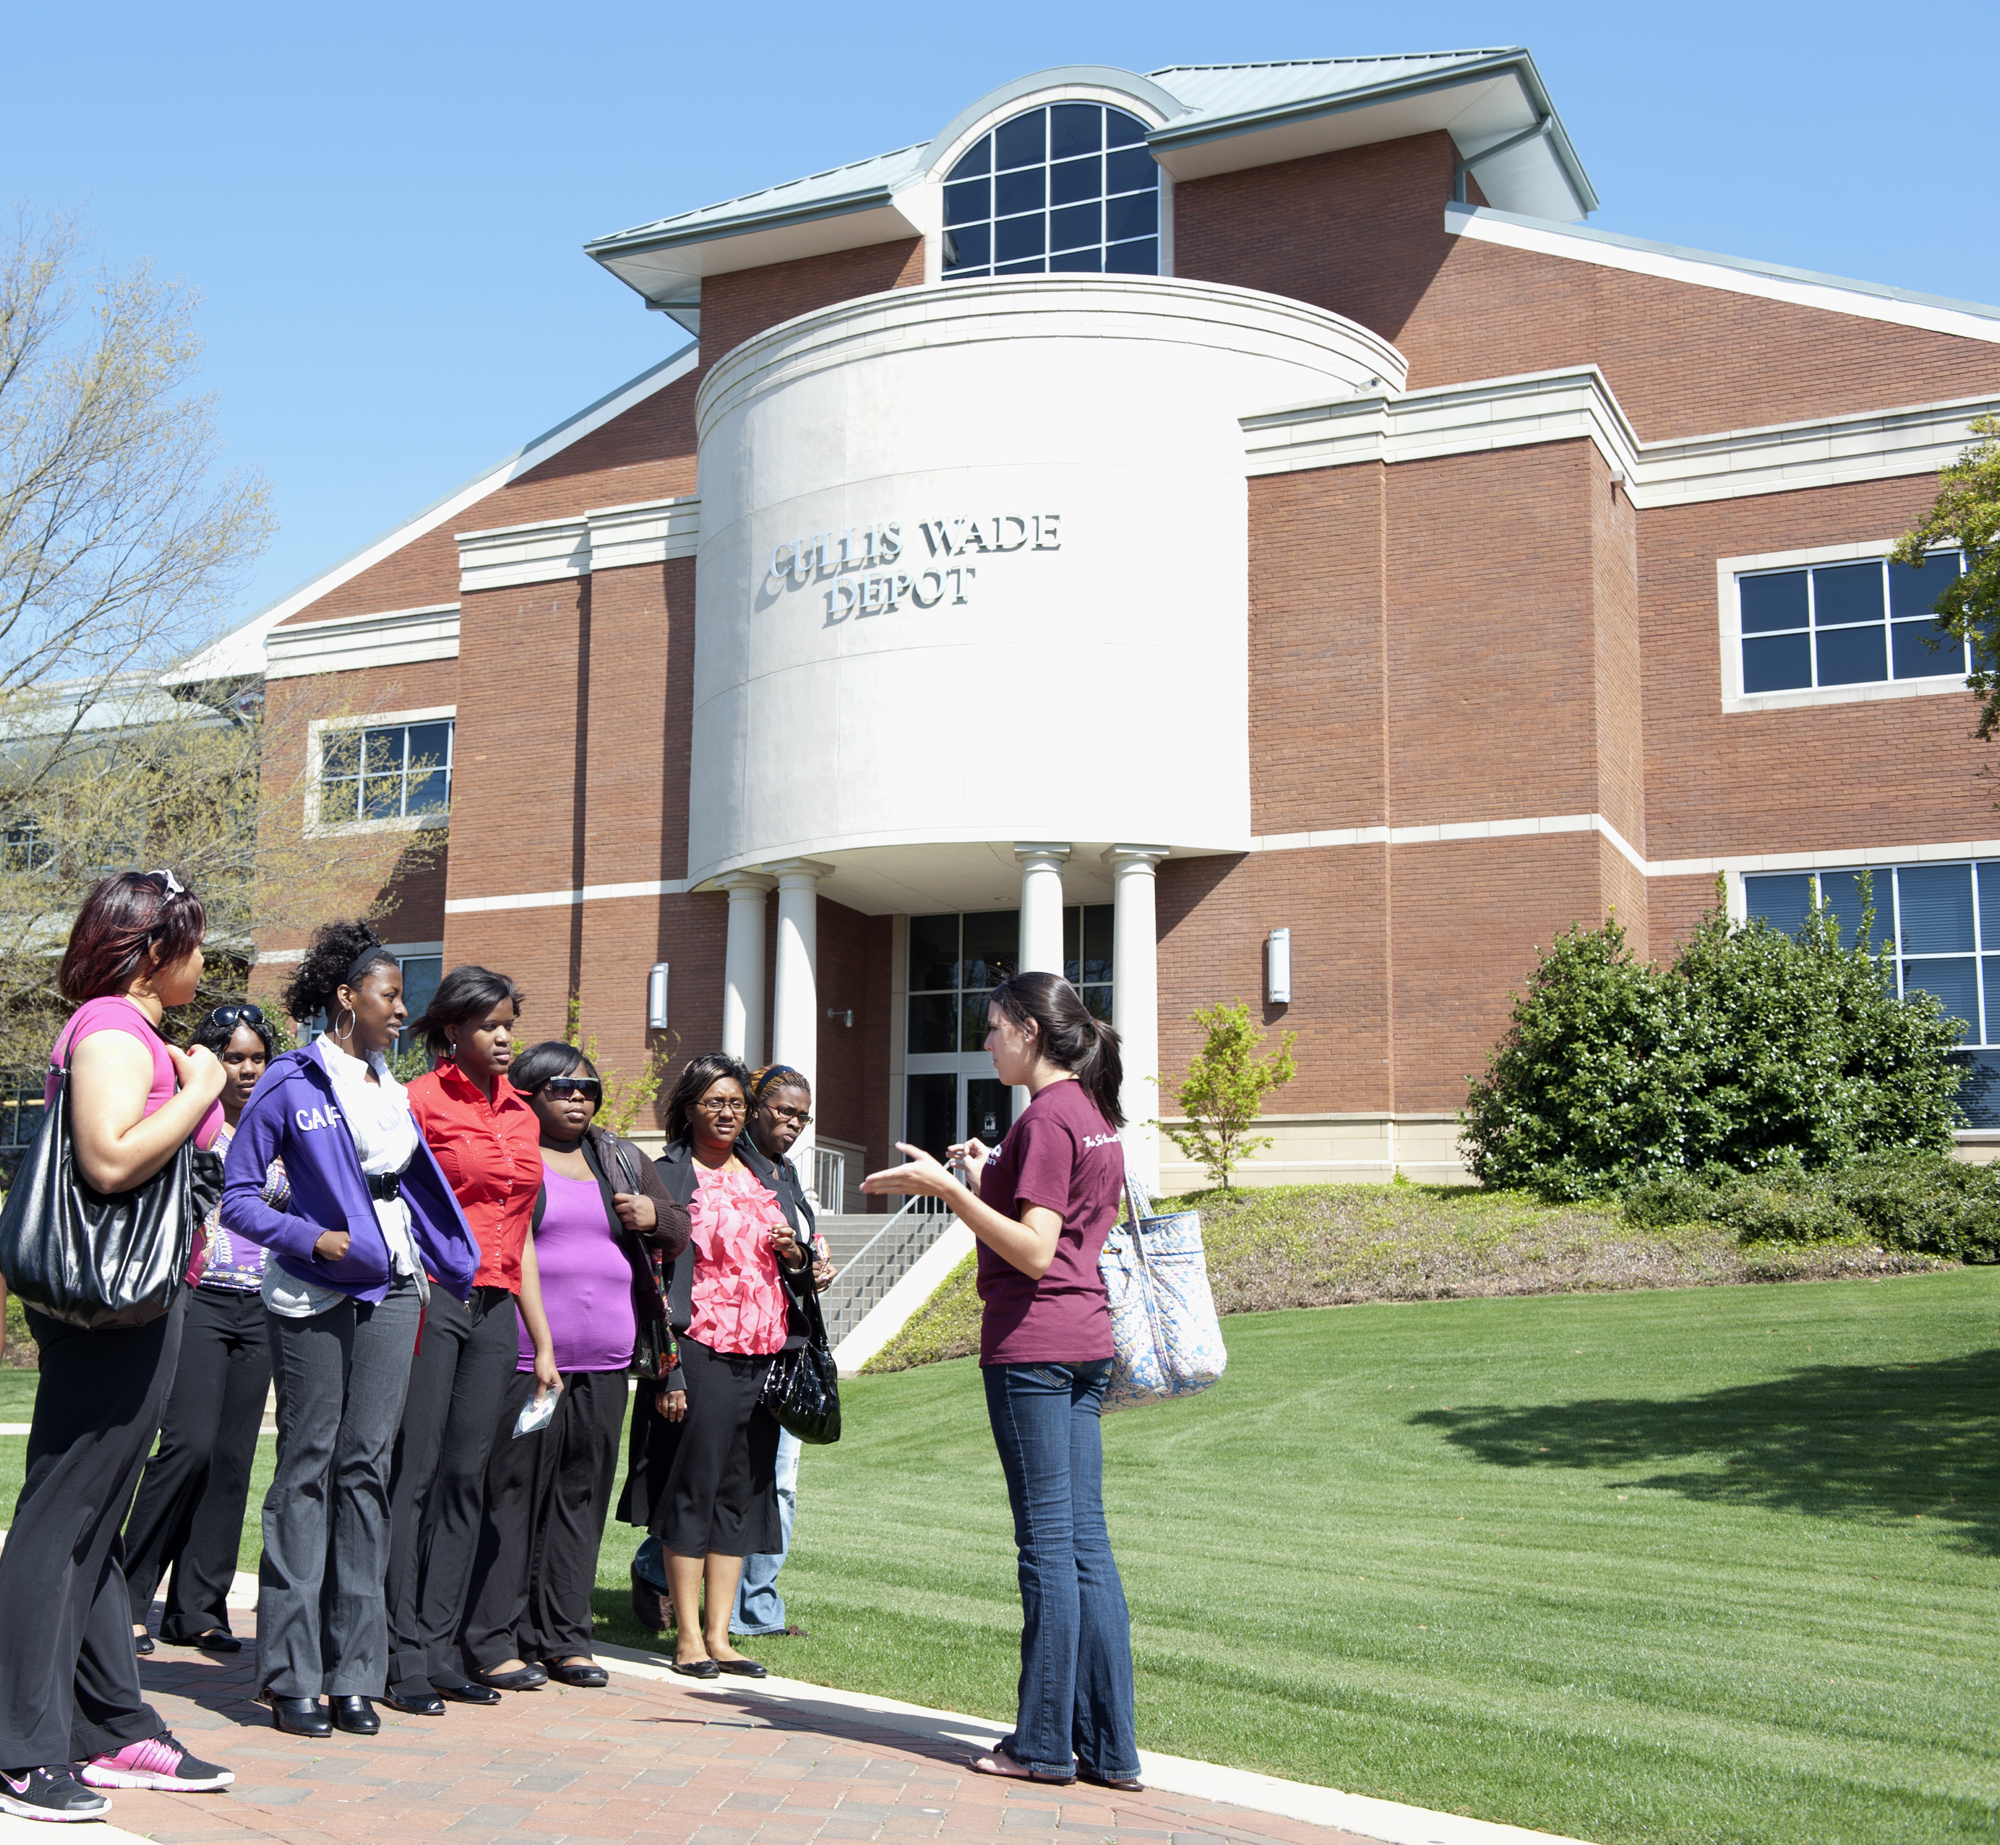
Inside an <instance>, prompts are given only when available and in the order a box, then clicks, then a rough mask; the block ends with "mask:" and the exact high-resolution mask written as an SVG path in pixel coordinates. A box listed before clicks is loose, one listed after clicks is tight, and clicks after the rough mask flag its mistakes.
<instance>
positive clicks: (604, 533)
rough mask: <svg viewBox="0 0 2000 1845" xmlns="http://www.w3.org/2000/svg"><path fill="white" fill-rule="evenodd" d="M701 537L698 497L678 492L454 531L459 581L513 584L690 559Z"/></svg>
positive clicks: (462, 584) (480, 585) (465, 585)
mask: <svg viewBox="0 0 2000 1845" xmlns="http://www.w3.org/2000/svg"><path fill="white" fill-rule="evenodd" d="M700 537H701V500H700V498H699V497H698V496H697V495H694V494H681V495H678V496H676V497H675V498H673V499H670V500H654V501H651V502H648V503H647V504H645V505H640V506H607V507H603V508H600V509H599V510H597V511H595V512H587V513H585V514H583V516H582V517H581V518H576V519H542V520H537V521H535V522H534V523H533V524H530V525H504V526H497V527H495V528H494V529H493V530H492V531H487V532H460V533H459V534H458V587H459V590H460V591H461V593H462V592H464V591H466V590H474V589H512V588H516V587H518V586H519V585H521V584H523V583H555V582H560V581H562V580H564V579H566V578H570V577H587V576H590V575H591V574H592V573H593V572H595V571H599V570H618V569H624V568H627V567H629V566H631V565H634V564H660V563H665V562H666V560H667V559H668V558H671V557H692V556H694V554H695V546H696V543H697V542H698V541H699V539H700Z"/></svg>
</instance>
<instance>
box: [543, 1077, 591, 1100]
mask: <svg viewBox="0 0 2000 1845" xmlns="http://www.w3.org/2000/svg"><path fill="white" fill-rule="evenodd" d="M542 1093H543V1094H544V1095H552V1096H554V1097H556V1098H557V1099H558V1100H562V1099H563V1098H565V1097H568V1096H573V1095H580V1096H582V1097H583V1099H584V1100H585V1101H586V1102H592V1103H595V1102H601V1101H603V1100H604V1085H603V1084H602V1083H600V1082H599V1081H598V1080H597V1078H596V1077H594V1076H552V1077H550V1078H549V1080H548V1081H547V1082H545V1083H544V1084H543V1085H542Z"/></svg>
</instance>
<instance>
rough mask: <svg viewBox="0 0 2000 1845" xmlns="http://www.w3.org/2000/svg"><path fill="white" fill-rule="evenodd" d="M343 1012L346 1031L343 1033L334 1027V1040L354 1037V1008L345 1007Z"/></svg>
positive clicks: (337, 1027)
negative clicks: (345, 1017)
mask: <svg viewBox="0 0 2000 1845" xmlns="http://www.w3.org/2000/svg"><path fill="white" fill-rule="evenodd" d="M343 1010H344V1011H345V1012H346V1014H347V1029H346V1030H345V1031H342V1030H341V1029H340V1027H339V1026H338V1025H336V1026H335V1027H334V1028H333V1035H334V1036H335V1037H336V1038H351V1037H353V1036H354V1008H353V1007H352V1006H347V1007H344V1008H343Z"/></svg>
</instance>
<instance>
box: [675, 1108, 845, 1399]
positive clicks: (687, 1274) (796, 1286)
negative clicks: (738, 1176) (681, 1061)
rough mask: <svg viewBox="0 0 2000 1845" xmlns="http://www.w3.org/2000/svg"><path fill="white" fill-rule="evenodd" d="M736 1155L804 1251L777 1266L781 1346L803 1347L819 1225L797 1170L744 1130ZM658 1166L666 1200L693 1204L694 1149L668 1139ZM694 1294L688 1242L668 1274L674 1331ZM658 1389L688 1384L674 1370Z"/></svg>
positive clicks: (682, 1324)
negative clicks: (798, 1261) (789, 1264)
mask: <svg viewBox="0 0 2000 1845" xmlns="http://www.w3.org/2000/svg"><path fill="white" fill-rule="evenodd" d="M736 1155H737V1157H738V1158H739V1159H740V1160H742V1162H743V1163H744V1165H746V1166H747V1167H749V1169H750V1171H751V1172H752V1174H753V1175H755V1177H756V1179H757V1180H758V1182H759V1183H760V1184H761V1185H762V1186H763V1187H764V1189H765V1190H766V1191H767V1192H769V1193H770V1194H771V1196H772V1197H773V1198H775V1199H776V1200H777V1201H778V1209H779V1210H781V1211H782V1212H784V1214H785V1222H786V1223H788V1224H790V1225H791V1227H792V1234H793V1235H794V1236H796V1237H797V1238H798V1239H799V1246H800V1247H801V1248H802V1249H804V1250H805V1251H806V1260H805V1262H804V1264H803V1265H802V1266H801V1267H799V1268H797V1269H788V1268H786V1267H785V1265H784V1264H783V1263H782V1262H781V1263H779V1264H778V1278H779V1279H780V1280H781V1281H782V1282H783V1283H784V1285H785V1308H786V1320H787V1323H788V1327H789V1331H788V1333H787V1336H786V1339H785V1349H786V1350H787V1351H789V1350H791V1349H792V1347H794V1346H800V1345H804V1344H805V1342H806V1338H807V1332H806V1318H805V1306H804V1301H805V1290H806V1289H807V1288H810V1287H811V1286H812V1268H813V1256H814V1253H815V1251H816V1249H817V1244H818V1236H819V1226H818V1224H817V1223H816V1222H815V1220H814V1218H813V1209H812V1206H811V1205H810V1204H808V1203H807V1202H806V1194H805V1187H804V1186H803V1185H802V1184H801V1183H800V1182H799V1175H798V1172H797V1169H796V1168H795V1167H794V1166H793V1165H792V1162H791V1161H790V1160H781V1161H777V1162H773V1161H771V1160H768V1159H766V1158H765V1157H764V1155H763V1154H762V1153H761V1152H760V1151H759V1150H758V1148H757V1145H756V1143H755V1142H754V1141H753V1140H751V1138H750V1136H749V1135H748V1134H745V1135H743V1136H742V1137H741V1138H740V1139H739V1140H738V1141H737V1143H736ZM657 1165H658V1168H659V1174H660V1182H661V1185H662V1186H663V1187H664V1189H665V1191H666V1195H667V1197H668V1199H669V1200H670V1201H671V1202H672V1203H673V1204H674V1205H675V1206H676V1207H678V1209H679V1210H680V1211H682V1212H686V1211H687V1210H688V1208H689V1207H690V1206H692V1205H693V1203H694V1194H695V1188H696V1186H697V1185H698V1184H699V1183H700V1178H701V1168H700V1167H699V1166H698V1165H696V1164H695V1159H694V1149H693V1148H692V1146H690V1145H689V1143H688V1142H686V1141H685V1140H674V1141H669V1142H668V1143H667V1146H666V1150H665V1151H664V1152H663V1153H662V1154H661V1155H660V1157H659V1160H658V1162H657ZM691 1230H692V1226H690V1231H691ZM693 1294H694V1245H693V1243H692V1242H690V1243H688V1244H686V1245H685V1246H684V1247H683V1248H682V1249H681V1251H680V1252H679V1256H678V1259H677V1260H676V1261H675V1263H674V1266H673V1271H672V1273H671V1274H670V1275H669V1276H668V1277H667V1317H668V1318H669V1319H670V1320H671V1321H672V1322H673V1327H674V1331H675V1332H676V1333H684V1332H686V1331H687V1328H688V1320H689V1318H690V1317H691V1316H692V1314H693V1312H694V1307H693ZM661 1387H662V1388H663V1389H666V1390H684V1389H685V1388H686V1387H687V1386H686V1384H685V1383H684V1382H683V1381H682V1379H681V1374H680V1372H679V1371H678V1370H676V1371H675V1372H674V1374H673V1375H672V1376H671V1377H669V1378H668V1379H667V1380H666V1381H665V1383H664V1384H663V1385H662V1386H661Z"/></svg>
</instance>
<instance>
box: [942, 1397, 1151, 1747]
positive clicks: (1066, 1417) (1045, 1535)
mask: <svg viewBox="0 0 2000 1845" xmlns="http://www.w3.org/2000/svg"><path fill="white" fill-rule="evenodd" d="M980 1375H981V1377H982V1378H983V1379H984V1380H985V1384H986V1414H987V1417H988V1419H989V1420H990V1421H991V1422H992V1424H993V1442H994V1446H995V1447H997V1448H998V1449H999V1450H1000V1468H1001V1471H1002V1472H1003V1473H1004V1474H1005V1475H1006V1476H1007V1498H1008V1501H1009V1503H1010V1504H1011V1505H1012V1506H1013V1508H1014V1542H1015V1544H1016V1545H1017V1546H1018V1547H1019V1549H1020V1554H1021V1569H1020V1574H1021V1616H1022V1625H1021V1689H1020V1714H1019V1716H1018V1717H1017V1718H1016V1719H1015V1728H1014V1734H1013V1735H1011V1736H1009V1737H1007V1738H1006V1739H1005V1740H1004V1741H1003V1742H1002V1744H1001V1747H1002V1748H1004V1749H1005V1750H1006V1751H1007V1753H1008V1754H1009V1755H1011V1756H1012V1757H1013V1758H1014V1759H1015V1760H1016V1761H1017V1762H1019V1763H1020V1764H1021V1765H1022V1766H1023V1767H1024V1768H1028V1769H1031V1770H1032V1771H1033V1772H1035V1773H1036V1774H1046V1775H1067V1774H1070V1773H1072V1772H1073V1771H1074V1768H1075V1765H1076V1763H1077V1762H1081V1763H1082V1765H1083V1766H1084V1767H1085V1768H1087V1769H1088V1770H1089V1771H1090V1772H1091V1773H1092V1774H1094V1775H1096V1776H1098V1777H1099V1778H1100V1779H1103V1780H1126V1779H1129V1778H1131V1777H1133V1776H1136V1775H1137V1774H1138V1772H1139V1747H1138V1741H1137V1738H1136V1735H1135V1733H1134V1720H1133V1713H1132V1703H1133V1698H1132V1623H1131V1617H1130V1616H1129V1615H1128V1614H1127V1612H1126V1608H1125V1588H1124V1585H1123V1584H1122V1583H1121V1582H1120V1581H1119V1580H1118V1565H1117V1564H1116V1563H1115V1562H1113V1561H1112V1556H1111V1536H1110V1533H1109V1532H1108V1531H1107V1530H1106V1529H1105V1526H1104V1494H1103V1484H1104V1447H1103V1442H1102V1439H1101V1437H1102V1429H1101V1426H1100V1417H1099V1410H1100V1406H1101V1404H1102V1401H1103V1397H1104V1386H1105V1383H1106V1382H1107V1380H1108V1379H1109V1378H1110V1376H1111V1360H1110V1359H1108V1358H1097V1359H1092V1360H1090V1361H1089V1362H1087V1363H1084V1364H1039V1365H989V1366H987V1367H986V1369H985V1370H984V1371H982V1372H981V1373H980Z"/></svg>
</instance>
